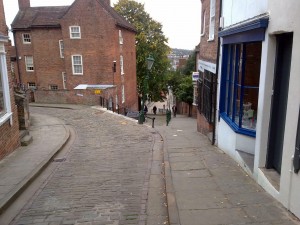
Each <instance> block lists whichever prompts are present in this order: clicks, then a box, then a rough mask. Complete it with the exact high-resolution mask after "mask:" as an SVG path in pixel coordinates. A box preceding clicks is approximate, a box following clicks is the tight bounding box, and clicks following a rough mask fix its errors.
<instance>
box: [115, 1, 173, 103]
mask: <svg viewBox="0 0 300 225" xmlns="http://www.w3.org/2000/svg"><path fill="white" fill-rule="evenodd" d="M114 9H115V10H116V11H117V12H118V13H119V14H120V15H121V16H123V17H124V18H125V19H127V21H128V22H130V23H131V24H132V25H134V26H135V28H136V30H137V34H136V55H137V84H138V87H137V88H138V93H139V94H143V88H145V86H147V88H146V89H147V91H146V92H147V93H148V99H150V100H151V101H160V100H162V99H163V96H164V95H162V94H166V93H167V85H166V78H165V74H166V72H167V71H168V69H169V67H170V62H169V60H168V57H167V55H168V53H169V52H170V48H169V47H168V46H167V44H166V43H167V41H168V39H167V38H166V37H165V36H164V34H163V31H162V25H161V24H160V23H158V22H156V21H155V20H153V19H152V18H151V17H150V15H149V14H148V13H147V12H146V11H145V9H144V5H143V4H141V3H138V2H135V1H133V0H119V2H118V3H117V4H115V5H114ZM149 55H152V57H153V58H154V60H155V62H154V64H153V67H152V69H151V71H147V62H146V58H148V57H149ZM147 74H149V78H148V79H147Z"/></svg>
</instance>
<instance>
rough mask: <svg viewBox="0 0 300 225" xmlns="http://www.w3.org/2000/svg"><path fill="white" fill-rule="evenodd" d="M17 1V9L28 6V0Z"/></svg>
mask: <svg viewBox="0 0 300 225" xmlns="http://www.w3.org/2000/svg"><path fill="white" fill-rule="evenodd" d="M18 1H19V10H24V9H27V8H30V0H18Z"/></svg>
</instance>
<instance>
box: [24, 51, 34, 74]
mask: <svg viewBox="0 0 300 225" xmlns="http://www.w3.org/2000/svg"><path fill="white" fill-rule="evenodd" d="M29 59H30V60H29ZM31 61H32V62H31ZM25 67H26V71H27V72H33V71H34V62H33V56H32V55H26V56H25Z"/></svg>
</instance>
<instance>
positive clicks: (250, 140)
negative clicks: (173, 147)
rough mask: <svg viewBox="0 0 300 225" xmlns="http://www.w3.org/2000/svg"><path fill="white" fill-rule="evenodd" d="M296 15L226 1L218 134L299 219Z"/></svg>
mask: <svg viewBox="0 0 300 225" xmlns="http://www.w3.org/2000/svg"><path fill="white" fill-rule="evenodd" d="M299 12H300V2H299V1H298V0H290V1H280V0H269V1H268V0H244V1H240V0H223V1H222V12H221V19H220V21H222V23H221V24H220V27H221V28H222V30H221V31H220V32H219V37H220V38H221V39H220V42H221V46H220V58H219V70H218V80H219V85H218V93H219V96H218V107H219V108H218V113H217V117H218V118H217V121H218V123H217V128H216V131H217V143H218V147H219V148H221V149H222V150H224V151H225V152H226V153H227V154H229V155H230V156H231V157H232V158H234V159H235V160H236V161H237V162H239V163H240V164H241V165H243V167H244V168H245V170H246V171H247V172H248V173H249V174H251V175H252V176H253V178H254V179H255V180H256V181H257V182H258V183H259V184H260V185H261V186H262V187H264V189H265V190H266V191H267V192H269V193H270V194H271V195H272V196H274V197H275V198H276V199H277V200H278V201H280V202H281V203H282V204H283V205H284V206H285V207H287V209H288V210H290V211H291V212H292V213H294V214H295V215H296V216H297V217H299V218H300V201H299V199H300V192H299V191H298V189H299V188H300V173H299V174H298V166H299V160H300V156H299V154H300V153H299V135H300V134H299V133H300V131H298V133H297V126H300V125H298V124H299V110H300V109H299V108H300V75H299V74H300V63H299V62H300V51H299V49H300V25H299V23H297V22H296V20H295V18H297V13H299ZM283 14H284V16H283ZM298 130H299V128H298ZM297 146H298V147H297Z"/></svg>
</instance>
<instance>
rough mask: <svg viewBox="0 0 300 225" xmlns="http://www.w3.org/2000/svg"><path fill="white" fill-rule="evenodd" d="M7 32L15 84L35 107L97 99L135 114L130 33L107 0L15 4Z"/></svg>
mask: <svg viewBox="0 0 300 225" xmlns="http://www.w3.org/2000/svg"><path fill="white" fill-rule="evenodd" d="M12 31H13V34H14V39H15V46H16V62H17V68H18V69H19V71H18V72H19V74H18V77H17V80H18V82H19V83H20V85H21V86H23V87H24V88H25V89H28V90H31V91H32V93H33V97H34V100H35V101H36V102H43V103H79V104H99V103H100V97H102V99H107V100H109V101H110V102H113V103H114V107H116V108H125V107H126V108H130V109H132V110H136V109H137V105H138V95H137V88H136V84H137V83H136V82H137V81H136V49H135V34H136V30H135V28H134V27H133V26H132V25H131V24H129V23H128V22H127V21H126V20H125V19H124V18H123V17H121V16H120V15H119V14H117V12H116V11H114V9H113V8H111V6H110V1H109V0H75V1H74V3H73V4H72V5H71V6H53V7H30V0H19V12H18V14H17V15H16V17H15V19H14V21H13V23H12ZM15 69H16V68H15Z"/></svg>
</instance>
